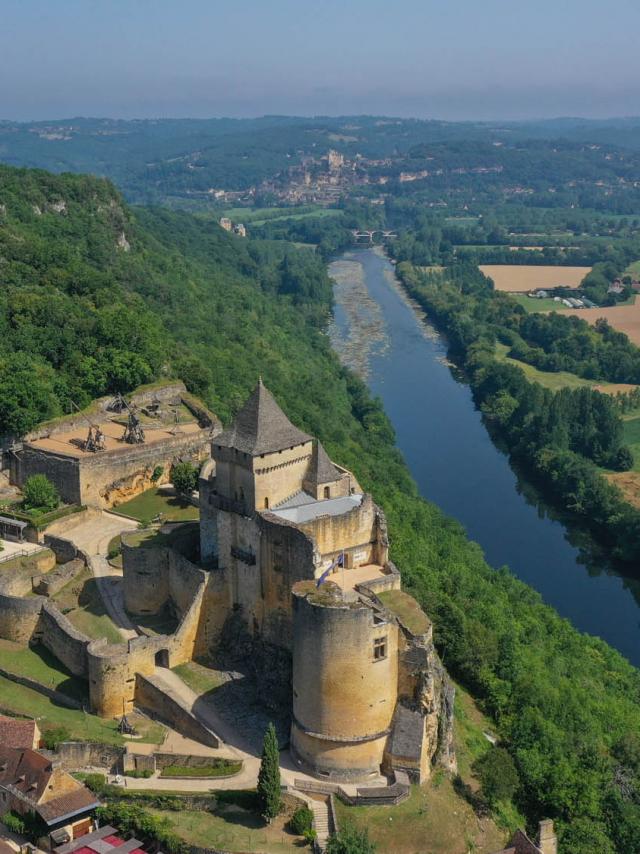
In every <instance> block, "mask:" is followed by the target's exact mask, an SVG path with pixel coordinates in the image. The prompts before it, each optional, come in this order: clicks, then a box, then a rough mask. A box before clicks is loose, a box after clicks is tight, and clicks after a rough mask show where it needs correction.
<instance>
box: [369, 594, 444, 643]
mask: <svg viewBox="0 0 640 854" xmlns="http://www.w3.org/2000/svg"><path fill="white" fill-rule="evenodd" d="M378 599H380V601H381V602H382V604H383V605H384V606H385V608H388V609H389V610H390V611H391V612H392V613H393V614H395V615H396V617H397V618H398V619H399V620H400V622H401V623H402V624H403V625H404V626H406V627H407V628H408V629H409V631H410V632H413V634H414V635H423V634H424V633H425V632H426V631H428V629H429V627H430V625H431V622H430V621H429V619H428V617H427V616H426V614H425V613H424V611H423V610H422V608H421V607H420V605H418V603H417V602H416V600H415V599H414V598H413V596H409V594H408V593H405V592H404V590H385V591H384V592H383V593H379V594H378Z"/></svg>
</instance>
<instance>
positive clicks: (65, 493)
mask: <svg viewBox="0 0 640 854" xmlns="http://www.w3.org/2000/svg"><path fill="white" fill-rule="evenodd" d="M33 474H44V475H46V477H48V478H49V480H50V481H51V482H52V483H53V484H54V485H55V487H56V489H57V490H58V493H59V494H60V498H61V499H62V501H63V502H64V503H65V504H82V487H81V484H80V461H79V460H78V459H75V458H73V457H67V456H65V455H63V454H54V453H52V452H50V453H46V454H45V453H42V452H41V451H38V450H37V449H35V448H29V447H28V446H25V447H24V448H23V449H22V450H21V451H18V452H17V453H15V454H12V455H11V463H10V481H11V483H14V484H16V486H19V487H22V486H24V484H25V481H26V480H27V478H29V477H31V475H33Z"/></svg>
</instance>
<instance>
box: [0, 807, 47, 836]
mask: <svg viewBox="0 0 640 854" xmlns="http://www.w3.org/2000/svg"><path fill="white" fill-rule="evenodd" d="M2 822H3V824H4V825H5V827H6V828H7V830H9V831H11V833H16V834H18V835H19V836H26V837H27V839H28V840H29V841H30V842H33V843H36V842H37V841H38V839H40V837H41V836H44V835H45V834H46V833H47V826H46V824H45V823H44V821H43V820H42V819H41V818H40V816H39V815H37V814H36V813H34V812H28V813H25V815H18V813H15V812H8V813H5V814H4V815H3V816H2Z"/></svg>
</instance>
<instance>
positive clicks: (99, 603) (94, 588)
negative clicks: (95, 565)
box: [53, 569, 123, 643]
mask: <svg viewBox="0 0 640 854" xmlns="http://www.w3.org/2000/svg"><path fill="white" fill-rule="evenodd" d="M53 601H54V602H55V604H56V605H57V607H58V608H59V609H60V610H61V611H62V613H63V614H64V615H65V616H66V618H67V619H68V620H69V621H70V622H71V623H72V624H73V625H74V626H75V627H76V629H78V631H79V632H82V633H83V634H85V635H86V636H87V637H89V638H93V639H95V640H98V639H100V638H106V639H107V641H108V642H109V643H122V642H123V639H122V635H121V634H120V632H119V631H118V628H117V626H116V625H115V624H114V622H113V621H112V619H111V617H110V616H109V614H108V613H107V609H106V608H105V605H104V602H103V600H102V596H101V595H100V592H99V590H98V582H97V581H96V579H95V578H94V577H93V575H92V574H91V571H90V570H89V569H84V570H83V571H82V572H81V573H80V574H79V575H77V576H76V577H75V578H74V579H72V580H71V581H70V582H69V583H68V584H66V585H65V586H64V587H63V588H62V590H59V591H58V593H56V595H55V596H54V597H53Z"/></svg>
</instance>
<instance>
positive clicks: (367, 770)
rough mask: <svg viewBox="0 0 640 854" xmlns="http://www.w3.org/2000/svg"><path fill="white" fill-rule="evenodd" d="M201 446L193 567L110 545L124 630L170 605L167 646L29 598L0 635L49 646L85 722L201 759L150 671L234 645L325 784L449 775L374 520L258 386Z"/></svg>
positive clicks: (447, 705) (128, 543)
mask: <svg viewBox="0 0 640 854" xmlns="http://www.w3.org/2000/svg"><path fill="white" fill-rule="evenodd" d="M213 433H214V435H213V437H212V440H211V457H210V459H208V460H207V461H206V462H205V464H204V466H203V468H202V470H201V476H200V523H199V531H198V533H199V552H200V553H199V559H198V560H195V559H193V555H189V556H187V555H186V554H185V552H184V551H183V550H181V549H180V548H178V547H174V545H173V543H172V541H171V539H170V538H165V539H160V540H159V542H158V543H157V545H154V546H153V547H149V545H150V544H149V543H146V544H144V547H142V546H141V545H140V542H139V535H138V536H136V537H127V536H123V547H122V555H123V573H124V576H123V595H124V604H125V607H126V609H127V611H128V613H129V614H130V615H132V617H133V618H134V619H135V616H136V615H148V614H159V613H161V612H162V611H163V609H167V608H169V609H170V610H171V613H172V614H173V615H174V616H175V618H176V620H177V628H176V630H175V631H174V632H173V633H172V634H169V635H144V634H143V635H140V636H138V637H135V638H133V639H131V640H129V641H128V642H127V643H122V644H116V645H109V644H107V643H106V641H104V640H102V641H95V640H94V641H91V640H89V639H88V638H83V637H82V636H81V635H80V633H78V632H77V631H76V630H75V629H73V627H71V626H70V624H68V621H67V620H66V618H65V617H64V616H63V615H61V614H59V613H56V611H55V608H54V607H52V606H51V604H50V603H48V602H46V601H44V602H42V603H40V604H39V605H38V604H36V602H37V600H38V599H40V598H41V597H31V599H30V600H29V601H30V603H32V604H31V605H30V607H29V609H28V614H27V612H24V613H23V612H21V611H20V609H19V608H18V610H17V611H16V610H14V607H13V605H11V603H9V605H8V599H9V598H11V597H6V596H5V597H2V596H1V595H0V636H3V637H9V638H10V639H12V640H20V641H22V642H29V640H32V639H34V638H35V639H37V640H38V641H39V642H41V643H43V644H44V645H45V646H47V647H48V648H49V649H51V651H52V652H53V653H54V654H55V655H57V656H58V658H60V660H61V661H63V663H65V664H66V665H67V667H69V669H70V670H71V672H73V673H75V674H76V675H80V676H83V677H84V678H85V679H87V680H88V683H89V695H90V702H91V706H92V710H93V711H95V712H96V713H98V714H100V715H103V716H116V715H121V714H122V712H123V710H125V711H126V710H129V709H131V708H132V707H133V706H134V705H137V706H139V707H140V708H143V709H147V710H149V711H150V712H152V713H155V714H156V715H157V716H158V717H160V718H163V719H165V720H168V721H170V722H171V723H173V724H174V725H176V726H177V727H178V728H179V729H181V730H182V731H183V732H184V733H185V734H188V735H190V736H191V737H194V738H198V739H199V740H201V741H203V742H205V743H208V744H211V745H213V746H217V745H218V743H219V740H218V739H217V736H216V734H215V733H213V732H210V731H207V729H206V727H204V726H203V725H202V724H201V723H199V722H198V721H197V720H196V719H195V718H194V716H193V715H191V714H190V711H189V710H188V709H184V708H180V707H179V703H177V702H176V700H175V698H172V697H169V696H166V694H165V693H163V690H162V680H161V679H158V673H160V672H161V671H162V668H165V667H174V666H176V665H178V664H181V663H183V662H185V661H189V660H192V659H198V660H200V661H206V660H207V659H211V658H212V657H214V656H215V655H216V654H217V652H218V651H219V650H220V649H221V648H224V647H225V646H226V648H229V645H231V646H233V645H234V644H235V645H237V646H239V643H240V642H239V640H238V639H239V638H242V645H243V649H245V650H246V651H247V654H248V655H249V656H254V657H255V660H259V661H260V662H261V667H262V669H264V670H267V671H274V673H275V677H274V679H276V678H277V680H279V682H280V684H279V686H278V690H279V691H280V692H281V693H282V695H283V696H284V697H285V698H286V701H287V703H288V706H289V710H290V713H291V738H290V746H291V752H292V755H293V758H294V761H295V762H296V763H297V764H298V765H299V767H300V768H301V769H302V770H306V771H307V772H309V773H311V774H314V775H316V776H319V777H322V778H327V779H330V780H336V781H363V780H367V779H369V778H373V777H375V776H377V775H378V774H379V773H380V772H381V771H383V772H385V773H390V772H393V771H394V770H395V771H397V770H401V771H405V772H407V773H408V774H409V775H410V776H411V777H412V778H413V779H415V780H417V781H421V780H423V779H425V778H426V777H427V776H428V775H429V773H430V769H431V767H432V765H433V764H434V763H436V762H439V763H441V764H443V765H444V766H445V767H448V768H453V767H455V755H454V751H453V737H452V730H453V727H452V715H453V697H454V690H453V686H452V684H451V683H450V681H449V679H448V677H447V675H446V672H445V671H444V668H443V666H442V664H441V663H440V661H439V659H438V656H437V654H436V652H435V649H434V646H433V640H432V629H431V624H430V622H429V620H428V619H427V617H426V616H425V615H424V613H423V612H422V611H421V610H420V608H419V606H418V604H417V603H416V602H415V600H413V599H412V597H410V596H409V595H408V594H406V593H405V592H404V591H402V589H401V577H400V573H399V571H398V569H397V568H396V567H395V566H394V565H393V563H392V562H391V561H390V560H389V555H388V538H387V528H386V522H385V518H384V515H383V513H382V511H381V510H380V508H379V507H377V506H376V504H375V503H374V501H373V500H372V498H371V496H370V495H368V494H366V493H365V492H363V490H362V489H361V487H360V485H359V484H358V482H357V480H356V478H355V477H354V476H353V474H352V473H351V472H349V471H347V470H346V469H344V468H342V467H341V466H339V465H337V464H336V463H334V462H332V461H331V460H330V459H329V457H328V455H327V453H326V452H325V450H324V448H323V447H322V445H321V443H320V442H319V441H318V440H316V439H314V438H312V437H311V436H308V435H307V434H306V433H304V432H302V431H301V430H299V429H298V428H297V427H295V426H294V425H293V424H292V423H291V422H290V421H289V419H288V418H287V417H286V415H285V414H284V412H283V411H282V410H281V409H280V407H279V406H278V404H277V403H276V401H275V400H274V398H273V397H272V395H271V394H270V393H269V391H268V390H267V389H266V388H265V387H264V385H263V384H262V382H261V381H260V382H259V384H258V386H257V387H256V389H255V390H254V392H253V393H252V395H251V396H250V398H249V399H248V400H247V402H246V403H245V405H244V407H243V408H242V409H241V411H240V412H239V413H238V415H237V417H236V419H235V421H234V422H233V424H232V425H231V426H230V427H229V428H228V429H227V430H225V431H224V432H216V431H215V430H214V431H213ZM136 533H137V532H136ZM13 598H14V599H15V597H13ZM21 601H23V602H26V601H27V600H21ZM14 604H15V603H14Z"/></svg>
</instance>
